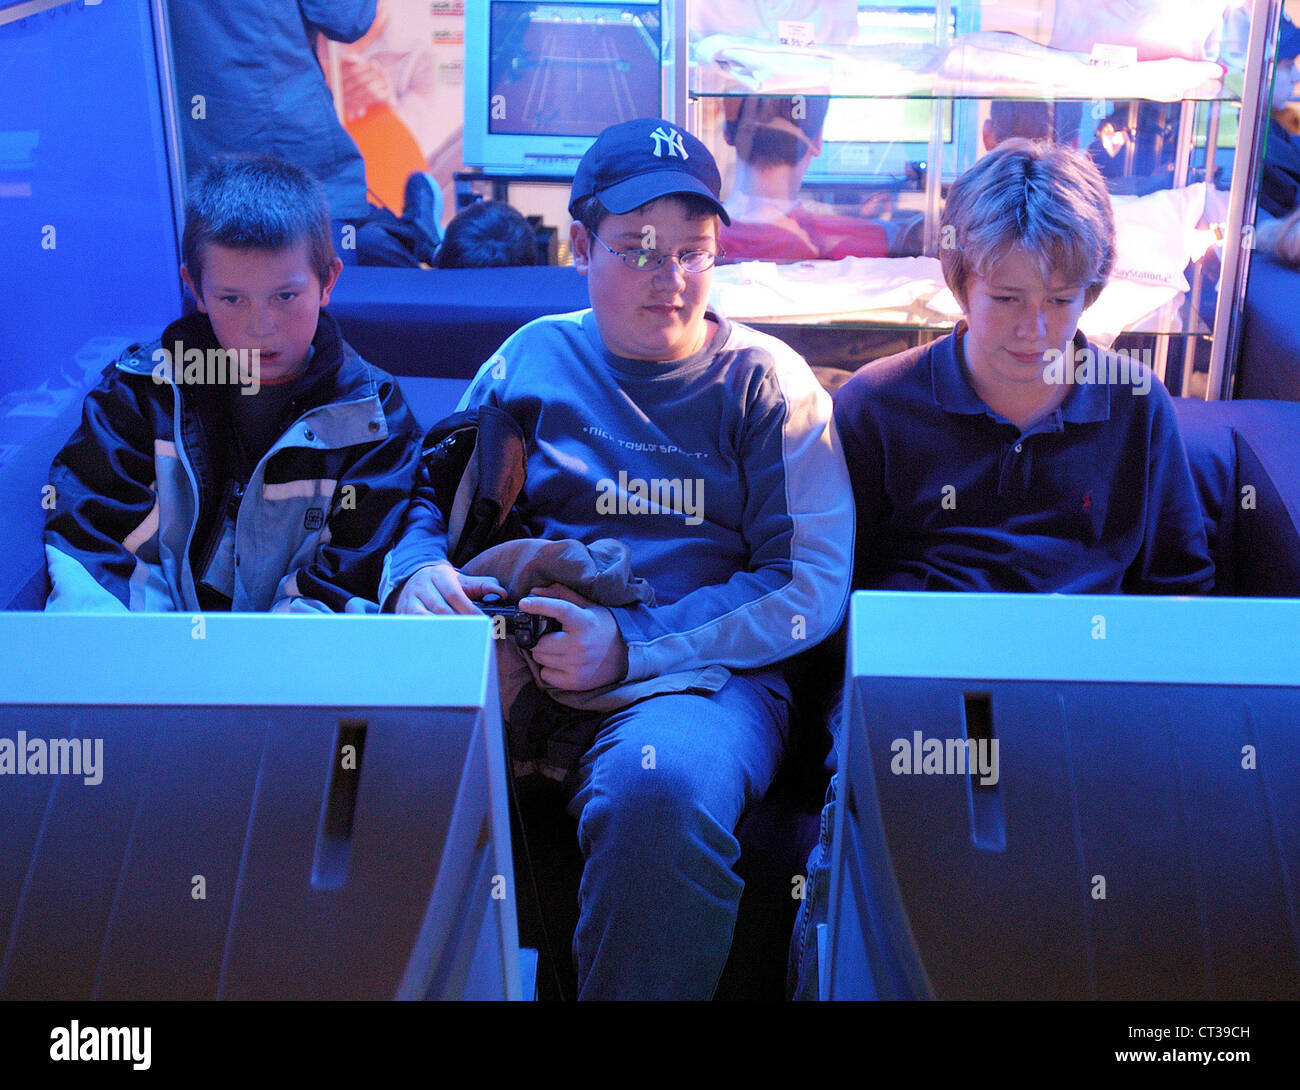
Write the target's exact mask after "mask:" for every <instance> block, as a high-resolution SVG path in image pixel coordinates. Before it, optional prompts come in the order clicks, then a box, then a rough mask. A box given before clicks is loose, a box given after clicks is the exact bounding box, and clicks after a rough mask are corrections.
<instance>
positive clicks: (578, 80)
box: [488, 0, 660, 136]
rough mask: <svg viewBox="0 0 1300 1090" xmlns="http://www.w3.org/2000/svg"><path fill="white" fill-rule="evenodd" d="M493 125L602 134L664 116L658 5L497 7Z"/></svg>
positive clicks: (516, 130) (511, 130) (515, 130)
mask: <svg viewBox="0 0 1300 1090" xmlns="http://www.w3.org/2000/svg"><path fill="white" fill-rule="evenodd" d="M491 20H492V31H491V33H492V39H491V59H490V61H489V80H490V87H491V97H490V99H489V105H490V112H489V120H488V131H489V132H490V133H501V134H512V135H523V134H528V133H544V134H547V135H556V136H596V135H597V134H598V133H599V132H600V131H601V130H602V129H604V128H605V127H606V126H607V125H612V124H614V123H615V122H618V121H630V120H631V119H632V118H635V117H655V116H658V114H659V84H660V74H659V55H660V46H659V10H658V8H657V7H651V8H647V7H646V6H645V5H644V4H620V5H613V6H611V5H604V4H538V3H516V2H505V0H500V2H497V3H494V4H493V5H492V14H491Z"/></svg>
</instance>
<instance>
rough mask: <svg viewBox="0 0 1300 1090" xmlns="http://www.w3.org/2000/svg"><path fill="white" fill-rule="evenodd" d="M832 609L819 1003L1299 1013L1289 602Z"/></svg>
mask: <svg viewBox="0 0 1300 1090" xmlns="http://www.w3.org/2000/svg"><path fill="white" fill-rule="evenodd" d="M900 598H901V599H906V601H905V602H900V601H898V599H900ZM872 599H874V601H873V600H872ZM938 599H950V601H949V602H948V603H947V607H948V608H947V609H945V608H943V607H944V606H945V603H943V602H940V601H938ZM854 609H855V613H854V618H853V624H854V629H853V632H854V641H855V642H856V644H857V648H856V652H851V663H852V664H853V669H852V670H851V672H850V680H849V690H848V699H847V703H846V711H847V715H846V729H845V734H844V738H843V739H842V741H843V746H844V748H843V749H842V750H841V770H842V771H841V777H840V782H841V798H842V799H844V800H845V804H844V805H843V806H841V807H840V811H841V813H840V815H839V821H840V824H839V828H838V830H837V832H838V836H837V842H836V860H835V870H834V878H833V883H834V885H835V890H834V892H833V895H832V944H833V947H834V957H833V976H832V985H831V994H832V995H833V996H835V997H838V998H844V997H866V996H869V995H881V996H915V997H922V996H934V997H938V998H1061V999H1064V998H1106V999H1119V998H1127V999H1168V998H1221V999H1240V998H1259V999H1265V998H1283V997H1287V998H1295V997H1297V996H1300V927H1298V926H1297V907H1298V905H1300V901H1298V898H1297V882H1298V881H1300V747H1298V746H1297V744H1296V742H1297V738H1298V736H1300V656H1296V655H1294V653H1293V654H1292V655H1291V656H1290V657H1289V658H1287V657H1286V656H1285V655H1284V648H1285V647H1286V646H1287V644H1286V643H1285V642H1284V641H1285V640H1287V639H1289V640H1291V641H1292V644H1294V642H1295V640H1296V637H1295V636H1294V633H1295V632H1297V631H1300V627H1297V626H1298V625H1300V602H1278V601H1273V602H1269V603H1263V602H1258V601H1248V600H1224V601H1214V602H1210V601H1204V602H1202V601H1196V602H1191V601H1181V602H1171V601H1169V600H1155V599H1139V598H1130V599H1098V598H1093V599H1071V598H1063V597H1056V598H1050V597H1044V598H1031V597H1030V596H1014V597H1003V596H994V595H953V596H948V595H911V596H908V595H862V596H860V597H855V601H854ZM1098 620H1101V621H1104V622H1105V623H1106V625H1108V626H1109V631H1108V632H1107V631H1106V628H1105V627H1103V626H1102V625H1099V624H1098V623H1097V622H1098ZM1081 625H1082V626H1083V627H1082V628H1081V627H1080V626H1081ZM868 630H870V632H868ZM1095 633H1096V634H1100V633H1105V635H1104V636H1103V637H1102V638H1095V637H1094V634H1095ZM1085 641H1086V642H1085ZM1112 641H1113V642H1112ZM890 642H897V645H898V646H899V647H904V646H905V647H907V648H908V650H907V651H906V652H897V651H896V652H890V651H888V650H886V649H884V648H883V646H882V645H883V644H885V643H890ZM1106 644H1108V645H1109V646H1106V647H1105V648H1104V649H1100V648H1099V647H1098V645H1106ZM963 645H964V647H963ZM926 648H928V649H929V655H928V656H927V655H926V653H925V649H926ZM1207 656H1213V657H1214V658H1215V659H1216V660H1217V663H1216V665H1214V666H1210V665H1207V661H1206V658H1207ZM927 657H928V658H929V660H930V665H929V666H926V667H923V666H922V665H921V660H922V659H924V658H927ZM959 658H965V659H966V660H967V663H968V666H969V667H970V668H969V669H967V668H963V667H961V666H960V664H959V663H958V662H957V661H956V660H957V659H959ZM905 659H907V660H909V661H904V660H905ZM1252 659H1253V660H1254V665H1253V666H1252V665H1251V660H1252ZM868 662H871V663H872V665H867V664H868ZM1233 670H1235V671H1236V680H1235V681H1231V680H1229V677H1228V674H1229V672H1230V671H1233ZM927 671H928V673H929V674H930V675H931V676H922V675H923V674H924V673H925V672H927ZM890 672H892V674H893V676H884V675H885V674H886V673H890ZM899 673H902V674H905V675H907V676H898V674H899ZM1017 673H1020V674H1021V675H1023V676H1021V677H1019V678H1018V677H1016V676H1014V675H1015V674H1017ZM1179 673H1182V674H1183V675H1184V677H1183V679H1182V680H1181V681H1180V680H1179V679H1178V677H1177V675H1178V674H1179ZM1088 674H1092V675H1093V676H1094V677H1095V680H1091V681H1089V680H1086V676H1087V675H1088ZM963 675H965V676H963ZM1197 675H1200V676H1201V677H1203V678H1205V680H1204V681H1202V682H1200V683H1195V682H1192V681H1190V680H1188V678H1189V677H1194V676H1197ZM1053 676H1056V677H1058V678H1060V679H1061V680H1049V679H1050V678H1051V677H1053ZM968 742H974V746H971V745H969V744H968ZM994 742H996V748H995V747H994V744H993V743H994Z"/></svg>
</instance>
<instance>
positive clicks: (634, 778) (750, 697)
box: [381, 118, 853, 999]
mask: <svg viewBox="0 0 1300 1090" xmlns="http://www.w3.org/2000/svg"><path fill="white" fill-rule="evenodd" d="M720 186H721V180H720V178H719V175H718V170H717V166H716V164H715V163H714V161H713V157H712V156H711V155H710V154H709V151H708V149H707V148H705V147H704V145H703V144H701V143H700V142H699V141H698V140H696V139H695V138H694V137H692V136H691V135H690V134H689V133H687V132H685V131H684V130H682V129H680V128H678V127H676V126H674V125H671V124H669V123H668V122H666V121H663V120H661V119H658V118H651V119H641V120H636V121H629V122H625V123H622V124H619V125H615V126H612V127H611V128H609V129H606V130H605V131H604V132H603V133H602V134H601V135H600V136H599V137H598V138H597V140H596V142H595V143H594V144H593V146H592V147H591V149H590V150H589V151H588V153H587V155H586V156H585V157H584V158H583V160H582V163H581V164H580V166H579V168H578V171H577V175H576V177H575V179H574V183H573V190H572V200H571V203H570V206H569V207H570V213H571V214H572V215H573V217H574V220H575V222H574V224H573V226H572V228H571V232H570V240H571V244H572V251H573V256H574V265H575V266H576V267H577V269H578V271H579V272H581V273H582V274H583V275H585V276H586V277H587V278H588V283H589V288H590V293H591V303H592V305H591V309H589V310H584V311H579V312H577V313H573V314H566V315H558V316H552V317H547V318H542V319H539V320H537V321H535V322H532V323H530V324H529V325H527V326H525V327H524V328H523V329H521V330H520V331H519V332H517V333H516V334H515V335H514V336H512V337H511V338H510V339H509V340H508V341H506V343H505V344H504V345H503V346H502V347H501V349H500V351H499V352H498V353H497V354H496V355H495V356H494V357H493V358H492V359H491V360H489V361H488V362H487V363H486V364H485V365H484V366H483V369H482V370H481V371H480V372H479V374H478V377H477V378H476V379H475V381H474V383H473V384H472V385H471V387H470V389H469V391H468V393H467V394H466V397H465V399H464V401H463V402H462V404H461V408H462V409H465V408H472V407H477V406H481V405H485V404H491V405H495V406H499V407H500V408H503V409H505V410H506V411H507V412H509V413H510V414H511V415H512V416H513V417H514V418H515V419H516V420H517V421H518V423H519V424H520V426H521V427H522V429H523V431H524V434H525V436H526V437H527V440H528V461H527V482H526V484H525V486H524V489H523V491H522V492H521V494H520V496H519V502H518V508H519V510H520V512H521V514H522V515H523V518H524V520H525V523H526V525H527V527H528V529H529V530H530V531H531V532H532V533H533V534H534V535H535V536H537V537H541V538H548V539H576V540H578V541H580V542H583V543H586V544H590V543H591V542H592V541H594V540H596V539H599V538H616V539H618V540H620V541H622V542H623V543H624V544H625V545H626V546H627V548H628V550H629V551H630V553H631V561H632V569H633V571H634V572H635V574H636V575H638V576H641V577H643V578H644V579H646V580H647V581H648V582H649V583H650V585H651V586H652V587H653V589H654V601H653V602H652V603H649V604H638V605H633V606H620V607H616V608H604V607H601V606H597V605H595V604H594V603H592V602H590V601H588V600H586V599H584V598H583V597H582V596H581V595H579V594H577V593H575V592H574V591H571V590H569V589H567V588H565V587H562V586H559V585H558V584H553V585H549V586H545V587H537V588H534V589H533V591H532V593H531V594H529V595H528V596H526V597H524V598H523V599H522V600H521V601H520V603H519V605H520V607H521V608H522V609H523V610H525V611H527V612H530V613H535V614H540V615H543V616H547V617H552V618H555V619H556V620H558V621H560V622H561V624H562V626H563V627H562V631H560V632H556V633H552V634H550V635H547V636H544V637H543V638H542V639H541V641H540V642H539V643H538V644H537V646H536V648H535V650H534V658H535V661H536V663H537V664H538V665H539V666H540V667H541V668H542V670H541V678H542V681H543V682H545V683H546V684H548V685H552V686H555V687H557V688H559V689H561V690H564V691H567V692H569V693H578V694H586V695H592V696H594V695H598V694H602V693H605V692H606V691H608V690H611V689H615V688H619V687H626V688H624V689H623V690H622V691H635V692H637V693H647V692H650V691H651V690H654V695H649V696H646V697H644V698H638V699H637V700H636V702H634V703H630V704H625V705H623V706H620V707H618V708H616V709H615V710H613V711H611V712H608V713H602V714H601V715H600V716H598V717H597V719H596V721H595V725H594V735H593V740H592V743H591V745H590V746H589V748H588V749H587V750H586V752H585V754H584V755H583V756H582V758H581V760H580V761H579V762H578V764H577V767H576V768H575V769H573V770H572V777H571V787H572V794H571V798H570V810H571V812H572V813H573V814H574V815H575V816H576V817H577V818H578V837H579V842H580V844H581V846H582V850H583V854H584V856H585V858H586V866H585V869H584V872H583V878H582V886H581V891H580V915H579V921H578V927H577V930H576V932H575V934H574V940H573V953H574V961H575V965H576V968H577V973H578V980H579V995H580V997H582V998H660V999H673V998H681V999H707V998H709V997H710V996H711V995H712V993H713V990H714V988H715V987H716V985H717V982H718V979H719V977H720V975H721V972H722V968H723V965H724V964H725V962H726V958H727V952H728V949H729V946H730V942H731V933H732V929H733V927H734V923H735V916H736V909H737V906H738V904H739V900H740V893H741V889H742V886H743V883H742V882H741V880H740V879H739V878H738V877H737V876H736V874H735V873H734V872H733V870H732V865H733V864H734V863H735V861H736V859H737V856H738V854H739V849H738V845H737V841H736V838H735V835H734V830H735V827H736V824H737V822H738V820H739V818H740V816H741V813H742V812H743V811H744V810H745V808H746V807H747V806H749V805H751V804H752V803H754V802H757V801H758V800H759V799H760V798H761V797H762V796H763V794H764V792H765V791H766V790H767V787H768V785H769V784H770V782H771V780H772V777H773V775H774V773H775V771H776V767H777V764H778V763H779V761H780V758H781V754H782V751H783V749H784V745H785V738H786V732H787V726H788V718H789V704H790V690H789V687H788V685H787V683H786V681H785V679H784V677H783V675H782V673H781V670H780V668H779V664H780V663H781V661H782V660H784V659H787V658H789V657H790V656H792V655H794V654H795V653H796V652H798V651H800V650H802V649H803V648H804V647H806V646H809V645H810V644H811V643H812V642H816V641H817V640H820V639H821V638H823V637H824V636H825V635H827V634H828V633H830V632H831V631H833V629H834V627H835V625H836V623H837V621H838V619H839V617H840V616H841V614H842V612H843V609H844V606H845V602H846V600H847V591H848V577H849V568H850V557H851V549H852V535H853V508H852V498H851V493H850V489H849V484H848V479H847V474H846V471H845V468H844V461H843V457H842V455H841V453H840V450H839V445H838V441H837V439H836V436H835V432H834V428H833V425H832V423H831V419H830V403H829V399H828V398H827V396H826V394H825V393H824V392H823V391H822V389H821V387H820V386H819V385H818V383H817V380H816V378H815V377H814V376H813V374H812V372H811V370H810V369H809V368H808V366H807V364H806V363H805V362H804V361H803V360H802V359H801V358H800V357H799V356H798V355H797V354H795V353H794V352H793V351H791V350H790V349H789V348H788V347H787V346H786V345H784V344H782V343H781V342H779V341H777V340H774V339H772V338H770V337H766V336H764V335H762V334H759V333H756V332H754V331H753V330H750V329H747V328H746V327H744V326H740V325H736V324H734V323H732V322H729V321H728V320H727V319H726V318H725V317H723V316H722V315H721V314H718V313H717V312H716V311H714V310H712V309H710V308H709V306H708V295H709V286H710V282H711V276H712V272H711V270H712V266H713V263H714V261H715V260H716V258H717V256H718V231H719V221H720V220H722V221H725V220H726V215H727V214H726V212H725V210H724V209H723V207H722V204H721V201H720V200H719V191H720ZM413 510H415V511H420V510H424V511H430V510H432V508H431V507H430V504H429V503H428V497H427V496H423V497H422V496H420V495H418V494H417V499H416V503H415V504H414V505H413ZM435 515H436V520H437V521H436V526H435V529H434V532H432V533H431V532H429V531H428V527H427V526H426V527H419V526H414V527H412V526H408V533H407V534H406V535H405V536H404V538H403V542H402V544H401V545H399V547H398V549H397V550H395V552H394V554H393V555H392V556H390V564H389V566H388V571H387V576H386V581H385V584H384V587H383V588H382V590H381V593H382V595H383V596H384V598H385V599H386V598H387V596H388V595H390V594H392V595H395V596H396V600H397V601H396V608H397V610H398V611H399V612H410V613H450V612H458V613H470V612H473V610H474V605H473V601H472V600H473V599H478V598H481V597H482V596H483V595H484V594H485V593H487V592H489V591H490V590H491V589H492V588H491V586H490V581H489V580H485V579H475V578H473V577H469V576H464V575H461V574H460V573H458V572H457V571H456V570H455V569H454V568H453V567H452V566H451V565H450V563H449V562H448V561H447V559H446V551H445V544H446V537H445V532H443V533H442V534H441V535H440V534H439V533H438V532H437V531H438V530H439V529H443V528H444V524H443V523H442V522H441V521H440V520H441V513H437V512H435ZM417 544H418V547H415V548H413V545H417Z"/></svg>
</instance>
